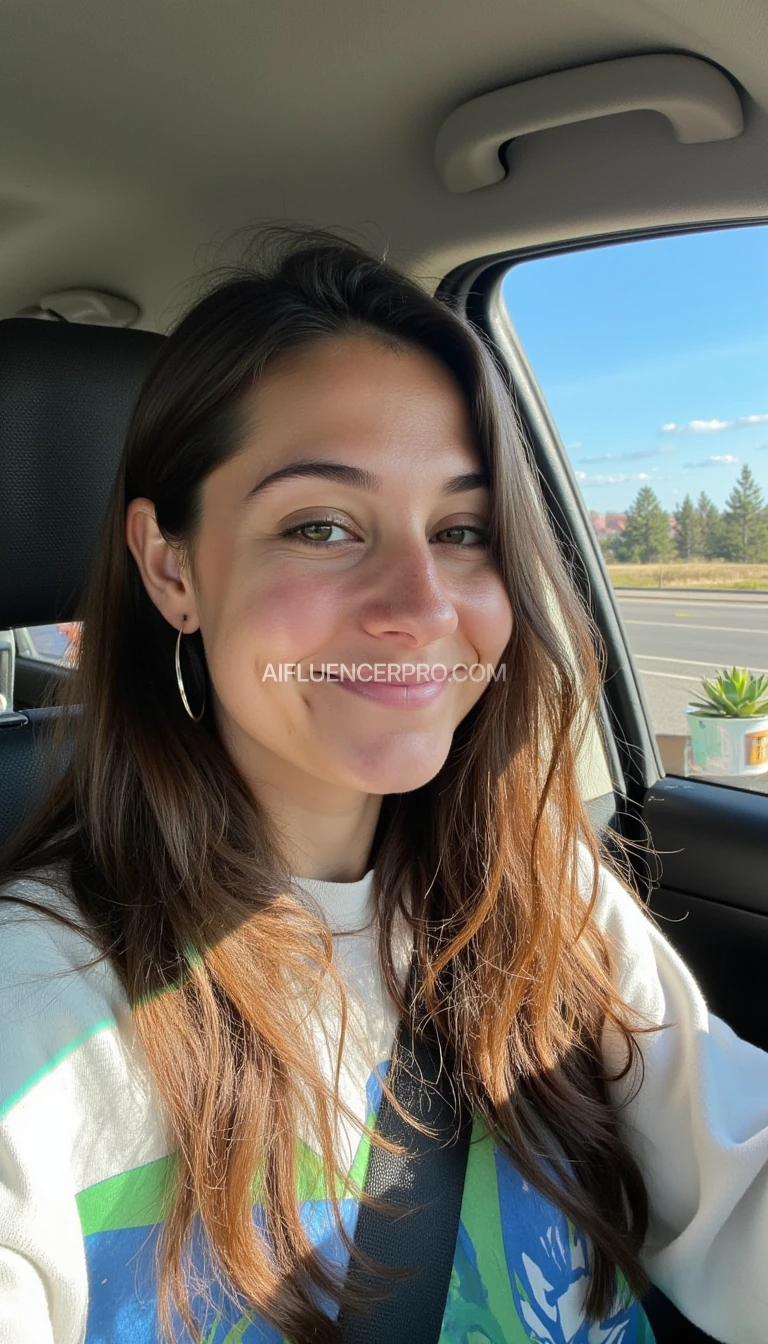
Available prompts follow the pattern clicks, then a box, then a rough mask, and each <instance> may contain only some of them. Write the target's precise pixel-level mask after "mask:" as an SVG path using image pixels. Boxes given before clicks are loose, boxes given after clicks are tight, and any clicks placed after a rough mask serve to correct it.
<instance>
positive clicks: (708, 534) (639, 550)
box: [600, 465, 768, 564]
mask: <svg viewBox="0 0 768 1344" xmlns="http://www.w3.org/2000/svg"><path fill="white" fill-rule="evenodd" d="M626 518H627V522H626V527H625V529H624V531H623V533H621V535H619V536H615V537H604V538H603V539H602V540H601V543H600V545H601V546H602V549H603V554H604V556H605V558H606V560H608V561H621V562H625V563H632V564H652V563H655V562H657V561H662V560H667V561H669V560H732V561H738V562H740V563H741V564H750V563H752V564H755V563H758V562H760V561H764V560H768V506H766V502H765V500H764V498H763V492H762V490H761V488H760V486H759V485H758V483H757V481H756V480H755V478H754V476H753V474H752V472H751V471H750V469H749V467H748V466H746V465H744V466H743V467H742V469H741V472H740V474H739V478H738V480H737V482H736V484H735V486H734V487H733V490H732V491H731V493H730V495H729V496H728V499H727V500H726V503H725V508H724V509H723V510H722V512H721V511H720V510H719V509H718V508H717V506H716V505H715V504H714V503H713V502H712V500H711V499H710V498H709V497H708V495H706V494H705V492H704V491H703V490H702V492H701V494H700V495H699V498H698V501H697V503H695V504H694V502H693V500H692V499H691V496H690V495H686V496H685V499H684V500H683V502H682V504H680V505H679V506H678V507H677V508H676V509H675V511H674V513H673V514H672V515H670V514H668V513H667V512H666V511H665V509H663V508H662V506H661V503H660V502H659V499H658V498H657V496H656V494H655V492H654V491H653V490H652V489H651V487H650V486H648V485H644V486H643V488H642V489H641V490H640V491H638V494H637V498H636V499H635V501H634V503H633V504H632V506H631V508H630V509H628V511H627V515H626ZM672 519H674V525H673V523H672Z"/></svg>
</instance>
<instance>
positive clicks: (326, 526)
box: [280, 518, 349, 546]
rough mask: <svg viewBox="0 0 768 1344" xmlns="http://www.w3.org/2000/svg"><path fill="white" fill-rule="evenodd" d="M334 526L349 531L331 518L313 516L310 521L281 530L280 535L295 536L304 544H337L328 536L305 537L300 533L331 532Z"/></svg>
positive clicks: (342, 530)
mask: <svg viewBox="0 0 768 1344" xmlns="http://www.w3.org/2000/svg"><path fill="white" fill-rule="evenodd" d="M334 528H336V529H337V531H339V532H348V531H349V529H348V528H346V527H344V526H342V524H341V523H337V522H336V521H335V519H333V518H314V519H313V520H312V522H311V523H300V524H299V526H298V527H289V528H288V529H287V530H286V531H285V532H281V534H280V535H281V536H283V537H295V538H296V540H297V541H301V542H303V543H304V545H305V546H329V545H338V542H331V541H329V539H328V537H322V538H317V537H305V536H303V535H302V533H304V532H310V531H315V532H317V531H320V532H332V531H333V530H334Z"/></svg>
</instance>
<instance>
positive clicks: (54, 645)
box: [15, 621, 80, 667]
mask: <svg viewBox="0 0 768 1344" xmlns="http://www.w3.org/2000/svg"><path fill="white" fill-rule="evenodd" d="M15 635H16V652H17V654H18V655H19V656H20V657H22V658H35V659H37V660H39V661H40V662H45V663H56V664H57V665H58V666H60V667H72V666H74V664H75V663H76V661H77V648H78V641H79V638H80V622H79V621H62V622H61V623H60V624H58V625H29V626H24V627H23V628H21V629H17V630H16V631H15Z"/></svg>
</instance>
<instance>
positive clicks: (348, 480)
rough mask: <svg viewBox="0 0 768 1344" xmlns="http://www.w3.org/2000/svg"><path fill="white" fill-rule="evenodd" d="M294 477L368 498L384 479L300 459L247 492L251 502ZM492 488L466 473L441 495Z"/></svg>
mask: <svg viewBox="0 0 768 1344" xmlns="http://www.w3.org/2000/svg"><path fill="white" fill-rule="evenodd" d="M295 476H320V477H322V478H323V479H324V480H326V481H336V482H338V483H339V484H340V485H351V486H352V487H353V489H355V490H365V491H367V492H368V493H369V494H375V493H376V491H377V490H380V489H381V477H379V476H376V475H374V473H373V472H372V471H366V470H365V468H363V467H353V466H351V465H350V464H349V463H347V462H328V461H326V460H324V459H323V458H317V459H315V458H301V459H300V460H299V461H297V462H289V463H288V465H287V466H285V467H278V468H277V470H276V471H270V473H269V474H268V475H267V476H265V477H264V479H263V480H262V481H259V483H258V485H255V486H254V487H253V489H252V490H250V491H249V492H248V499H253V498H254V497H255V496H256V495H260V494H262V493H263V491H265V490H269V489H270V488H271V487H272V486H273V485H276V484H277V482H278V481H285V480H288V479H289V478H292V477H295ZM490 485H491V481H490V477H489V475H488V473H487V472H486V471H467V472H463V473H462V474H461V475H460V476H449V477H448V479H447V480H446V481H444V482H443V489H442V494H444V495H460V494H464V493H465V492H466V491H467V490H482V489H490Z"/></svg>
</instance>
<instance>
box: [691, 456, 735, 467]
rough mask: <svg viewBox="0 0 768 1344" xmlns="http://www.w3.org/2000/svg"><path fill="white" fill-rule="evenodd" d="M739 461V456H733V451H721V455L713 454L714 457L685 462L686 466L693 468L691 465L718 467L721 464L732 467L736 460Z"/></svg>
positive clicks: (721, 465)
mask: <svg viewBox="0 0 768 1344" xmlns="http://www.w3.org/2000/svg"><path fill="white" fill-rule="evenodd" d="M738 461H739V458H738V457H734V456H733V453H721V454H719V455H715V456H713V457H705V458H704V461H703V462H686V463H685V466H686V467H688V468H691V467H718V466H720V467H732V466H733V465H734V464H735V463H736V462H738Z"/></svg>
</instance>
